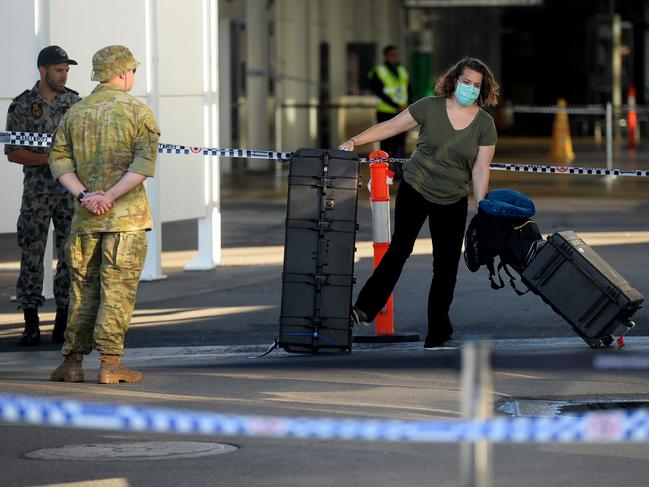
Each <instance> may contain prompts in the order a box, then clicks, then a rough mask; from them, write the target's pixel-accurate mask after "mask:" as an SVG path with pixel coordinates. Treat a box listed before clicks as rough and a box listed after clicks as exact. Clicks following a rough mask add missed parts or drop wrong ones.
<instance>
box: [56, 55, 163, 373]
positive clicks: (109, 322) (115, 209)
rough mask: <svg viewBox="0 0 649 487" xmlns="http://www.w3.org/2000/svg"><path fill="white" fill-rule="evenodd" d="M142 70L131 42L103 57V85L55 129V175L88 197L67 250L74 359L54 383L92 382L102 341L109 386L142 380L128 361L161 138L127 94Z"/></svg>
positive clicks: (96, 71)
mask: <svg viewBox="0 0 649 487" xmlns="http://www.w3.org/2000/svg"><path fill="white" fill-rule="evenodd" d="M138 64H139V63H138V62H137V61H136V60H135V59H134V58H133V55H132V54H131V52H130V51H129V50H128V48H126V47H124V46H108V47H105V48H103V49H101V50H99V51H97V52H96V53H95V55H94V56H93V58H92V66H93V74H92V79H93V80H96V81H100V84H99V85H98V86H97V87H96V88H95V89H94V90H93V92H92V94H90V95H89V96H88V97H87V98H85V99H84V100H83V101H81V102H79V103H77V104H76V105H75V106H74V107H72V108H71V109H70V110H69V111H68V113H67V114H66V115H65V117H63V119H62V120H61V123H60V124H59V127H58V128H57V130H56V132H55V133H54V140H53V144H52V150H51V152H50V158H49V161H50V168H51V170H52V175H53V176H54V177H55V178H57V179H58V180H59V182H60V183H61V184H63V185H64V186H65V187H66V188H67V189H68V190H69V191H70V193H72V194H73V195H75V196H78V200H77V201H75V213H74V218H73V220H72V230H71V235H70V239H69V241H68V244H67V248H66V256H67V259H68V265H69V266H70V269H71V276H72V287H71V291H70V315H69V321H68V329H67V331H66V332H65V344H64V345H63V349H62V351H61V353H62V354H63V356H64V357H65V358H64V360H63V363H62V364H61V365H60V366H59V367H58V368H57V369H56V370H55V371H54V372H53V373H52V375H51V379H52V380H53V381H69V382H81V381H83V380H84V376H83V370H82V367H81V361H82V359H83V355H84V354H88V353H90V351H91V349H92V345H93V342H94V344H95V345H96V346H97V350H98V351H99V353H100V359H101V365H100V369H99V377H98V381H99V383H100V384H113V383H117V382H138V381H140V380H141V378H142V375H141V374H140V373H139V372H137V371H133V370H130V369H128V368H127V367H125V366H124V365H123V364H122V363H121V362H120V356H121V355H122V354H123V351H124V335H125V333H126V330H127V329H128V327H129V325H130V322H131V317H132V315H133V308H134V306H135V294H136V290H137V285H138V281H139V278H140V274H141V272H142V267H143V266H144V258H145V256H146V248H147V239H146V233H145V232H146V230H150V229H151V228H152V226H153V220H152V216H151V210H150V208H149V202H148V200H147V197H146V192H145V190H144V185H143V182H144V180H145V179H146V178H147V177H152V176H153V175H154V173H155V162H156V157H157V149H158V139H159V137H160V129H159V128H158V124H157V123H156V121H155V119H154V117H153V113H152V112H151V109H150V108H149V107H147V106H146V105H144V104H143V103H142V102H140V101H139V100H138V99H137V98H135V97H133V96H131V95H129V94H128V93H127V91H129V90H130V89H131V88H132V86H133V79H134V77H135V69H136V67H137V65H138Z"/></svg>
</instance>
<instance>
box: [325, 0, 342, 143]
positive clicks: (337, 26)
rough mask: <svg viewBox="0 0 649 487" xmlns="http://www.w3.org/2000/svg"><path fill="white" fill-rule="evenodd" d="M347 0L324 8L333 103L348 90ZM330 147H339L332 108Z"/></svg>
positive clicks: (330, 95)
mask: <svg viewBox="0 0 649 487" xmlns="http://www.w3.org/2000/svg"><path fill="white" fill-rule="evenodd" d="M347 4H348V1H347V0H328V1H327V2H325V5H324V8H325V9H326V10H325V15H324V18H325V19H326V23H325V25H326V37H325V39H326V42H327V43H328V44H329V60H328V65H329V97H330V99H331V102H332V103H337V102H339V101H340V99H341V97H342V96H344V95H345V94H346V92H347V89H346V86H347V71H346V68H347V51H346V46H347V38H346V36H345V24H344V22H345V20H346V19H347V9H346V8H345V6H346V5H347ZM330 120H331V125H330V126H331V132H330V133H331V135H330V137H331V139H330V147H338V144H340V143H341V142H342V141H341V140H338V112H337V110H336V109H333V110H331V113H330Z"/></svg>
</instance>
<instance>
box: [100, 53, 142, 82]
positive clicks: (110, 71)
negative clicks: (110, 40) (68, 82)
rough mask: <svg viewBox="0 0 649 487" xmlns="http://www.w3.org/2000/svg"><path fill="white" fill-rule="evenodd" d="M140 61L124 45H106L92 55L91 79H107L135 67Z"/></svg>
mask: <svg viewBox="0 0 649 487" xmlns="http://www.w3.org/2000/svg"><path fill="white" fill-rule="evenodd" d="M139 64H140V63H139V62H137V61H136V60H135V58H134V57H133V54H132V53H131V51H130V50H129V48H128V47H126V46H108V47H104V48H103V49H100V50H99V51H97V52H96V53H95V55H94V56H92V77H91V78H90V79H91V80H93V81H108V80H109V79H112V78H114V77H115V76H117V75H118V74H121V73H125V72H127V71H130V70H131V69H134V68H136V67H137V66H138V65H139Z"/></svg>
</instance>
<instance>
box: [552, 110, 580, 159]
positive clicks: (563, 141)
mask: <svg viewBox="0 0 649 487" xmlns="http://www.w3.org/2000/svg"><path fill="white" fill-rule="evenodd" d="M566 105H567V104H566V100H564V99H563V98H560V99H559V100H558V101H557V107H558V108H559V110H558V111H557V113H556V114H555V115H554V124H553V125H552V148H551V154H552V160H553V161H554V162H558V163H561V164H568V163H570V162H572V161H573V160H574V158H575V153H574V152H573V150H572V138H571V137H570V124H569V123H568V112H567V111H566V110H565V108H566Z"/></svg>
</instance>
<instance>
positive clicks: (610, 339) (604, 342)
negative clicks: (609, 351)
mask: <svg viewBox="0 0 649 487" xmlns="http://www.w3.org/2000/svg"><path fill="white" fill-rule="evenodd" d="M601 341H602V345H604V346H605V347H609V346H610V345H611V343H613V337H612V336H611V335H609V336H605V337H602V339H601Z"/></svg>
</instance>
